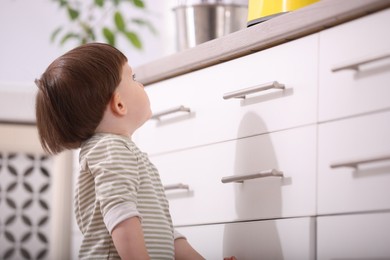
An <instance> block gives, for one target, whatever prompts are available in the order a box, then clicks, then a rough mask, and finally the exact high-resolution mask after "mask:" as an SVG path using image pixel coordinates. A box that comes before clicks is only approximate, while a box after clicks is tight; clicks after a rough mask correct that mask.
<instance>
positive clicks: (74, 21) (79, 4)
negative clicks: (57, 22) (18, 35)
mask: <svg viewBox="0 0 390 260" xmlns="http://www.w3.org/2000/svg"><path fill="white" fill-rule="evenodd" d="M52 1H53V2H56V3H57V4H58V5H59V7H60V8H61V9H64V10H65V11H66V12H67V17H68V18H69V22H70V23H69V24H67V25H62V26H59V27H58V28H56V29H55V30H54V31H53V33H52V35H51V40H52V42H58V43H59V44H60V45H62V44H64V43H66V42H68V41H71V40H75V41H77V42H78V44H80V45H81V44H84V43H87V42H93V41H96V40H97V39H98V38H99V39H103V40H104V41H105V42H106V43H108V44H111V45H113V46H116V45H117V38H118V37H124V38H125V39H126V40H127V41H128V42H129V43H130V44H131V45H132V46H134V47H135V48H136V49H139V50H140V49H142V42H141V40H140V37H139V36H138V34H137V32H136V30H134V29H135V27H144V28H147V29H149V30H150V31H151V32H152V33H154V34H155V33H156V30H155V28H154V27H153V25H152V23H151V22H149V21H148V20H146V19H144V18H141V17H128V16H129V15H127V16H125V14H127V12H123V10H130V9H129V8H134V9H137V10H138V11H141V12H142V13H146V12H147V11H146V7H145V3H144V1H143V0H52ZM134 11H135V10H134ZM107 21H108V22H109V23H107Z"/></svg>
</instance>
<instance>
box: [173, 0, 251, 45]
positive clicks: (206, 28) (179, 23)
mask: <svg viewBox="0 0 390 260" xmlns="http://www.w3.org/2000/svg"><path fill="white" fill-rule="evenodd" d="M173 10H174V12H175V18H176V34H177V35H176V36H177V49H178V50H179V51H180V50H184V49H187V48H190V47H195V46H196V45H198V44H200V43H203V42H206V41H209V40H212V39H215V38H218V37H221V36H223V35H226V34H229V33H231V32H234V31H237V30H240V29H243V28H246V23H247V14H248V8H247V6H245V5H236V4H222V3H221V4H218V3H216V4H194V5H182V6H178V7H176V8H174V9H173Z"/></svg>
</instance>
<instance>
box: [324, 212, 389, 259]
mask: <svg viewBox="0 0 390 260" xmlns="http://www.w3.org/2000/svg"><path fill="white" fill-rule="evenodd" d="M389 245H390V213H376V214H361V215H345V216H328V217H318V219H317V247H318V248H317V259H318V260H325V259H390V247H389Z"/></svg>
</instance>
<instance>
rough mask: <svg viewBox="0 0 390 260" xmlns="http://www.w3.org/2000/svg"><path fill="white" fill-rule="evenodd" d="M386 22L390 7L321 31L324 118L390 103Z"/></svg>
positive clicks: (321, 111) (321, 110)
mask: <svg viewBox="0 0 390 260" xmlns="http://www.w3.org/2000/svg"><path fill="white" fill-rule="evenodd" d="M385 24H390V9H387V10H385V11H381V12H379V13H376V14H372V15H369V16H366V17H363V18H361V19H358V20H355V21H352V22H349V23H346V24H343V25H340V26H337V27H335V28H332V29H328V30H326V31H323V32H321V33H320V74H319V76H320V80H319V82H320V83H319V120H320V121H326V120H330V119H335V118H341V117H346V116H351V115H356V114H361V113H366V112H371V111H377V110H381V109H384V108H389V107H390V99H389V97H390V31H389V29H388V27H387V26H384V25H385ZM376 59H377V60H376ZM359 64H360V65H359ZM348 65H351V66H350V67H349V68H348V67H347V68H345V69H343V70H339V71H335V72H332V69H340V68H343V67H345V66H348ZM354 67H355V69H353V68H354Z"/></svg>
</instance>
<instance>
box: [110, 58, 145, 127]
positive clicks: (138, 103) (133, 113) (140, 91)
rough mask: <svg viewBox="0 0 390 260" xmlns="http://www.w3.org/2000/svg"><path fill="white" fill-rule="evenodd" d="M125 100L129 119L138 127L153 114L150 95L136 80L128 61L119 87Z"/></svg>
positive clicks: (124, 66) (118, 89)
mask: <svg viewBox="0 0 390 260" xmlns="http://www.w3.org/2000/svg"><path fill="white" fill-rule="evenodd" d="M117 91H118V92H119V94H120V95H121V98H122V100H123V102H124V103H125V104H126V106H127V115H126V117H127V119H128V120H129V122H130V124H131V125H132V126H134V127H136V128H138V127H140V126H141V125H142V124H143V123H145V122H146V121H147V120H148V119H149V118H150V117H151V115H152V112H151V109H150V102H149V98H148V95H147V94H146V92H145V90H144V86H143V85H142V84H141V83H140V82H138V81H136V80H135V78H134V74H133V71H132V69H131V67H130V66H129V64H128V63H125V64H124V65H123V69H122V80H121V82H120V83H119V85H118V87H117Z"/></svg>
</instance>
